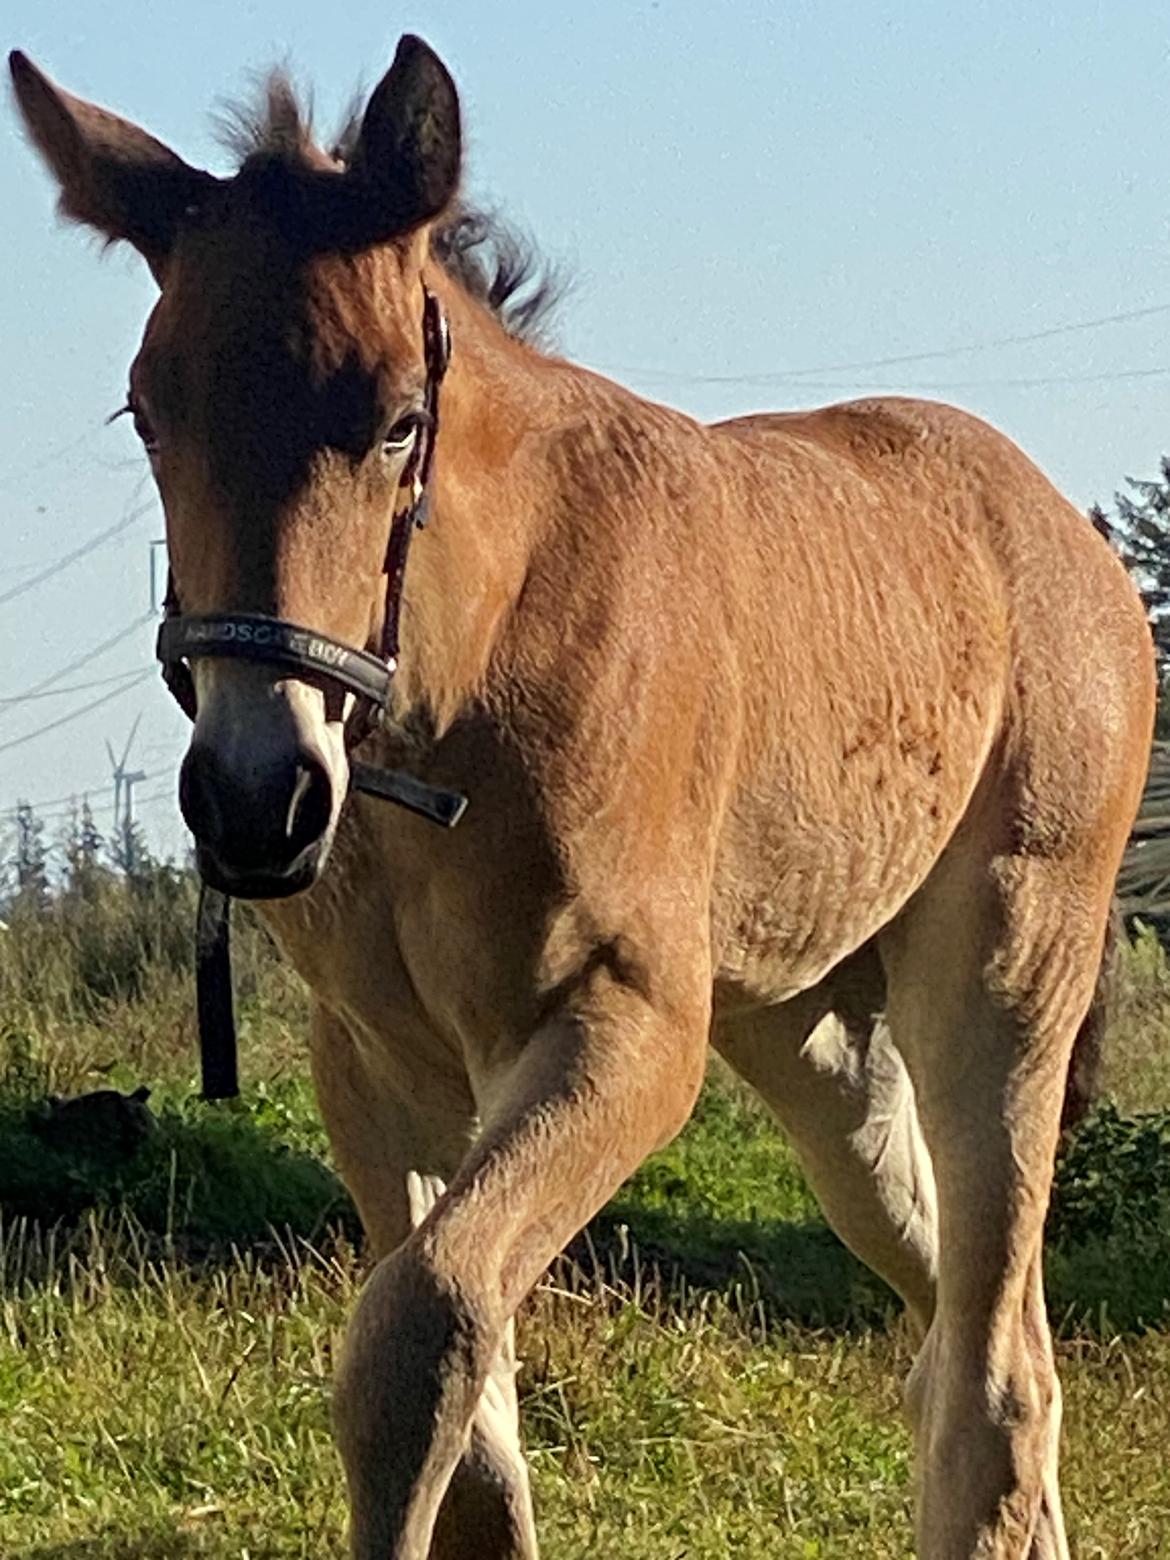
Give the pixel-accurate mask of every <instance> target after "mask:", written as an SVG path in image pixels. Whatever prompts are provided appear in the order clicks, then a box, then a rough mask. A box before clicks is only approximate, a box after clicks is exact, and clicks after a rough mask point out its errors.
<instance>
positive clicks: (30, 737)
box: [0, 668, 154, 753]
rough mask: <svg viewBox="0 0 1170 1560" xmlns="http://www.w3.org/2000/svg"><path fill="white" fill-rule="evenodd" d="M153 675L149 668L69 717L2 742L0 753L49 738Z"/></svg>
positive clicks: (78, 709) (62, 717) (82, 706)
mask: <svg viewBox="0 0 1170 1560" xmlns="http://www.w3.org/2000/svg"><path fill="white" fill-rule="evenodd" d="M153 675H154V674H153V672H152V671H151V670H150V669H149V668H147V669H146V670H144V671H141V672H136V673H135V674H134V676H133V677H132V678H131V679H130V681H129V682H126V683H123V684H122V686H121V687H120V688H113V689H111V690H110V692H109V693H104V694H102V696H101V698H100V699H91V700H90V702H89V703H88V704H83V705H81V706H80V707H79V708H77V709H75V710H70V711H69V713H68V714H67V715H59V716H58V717H57V719H56V720H51V721H49V723H48V725H46V726H37V727H36V729H35V730H33V731H26V732H25V733H24V735H23V736H21V737H13V738H12V739H11V741H8V742H0V753H8V752H11V750H12V749H13V748H18V747H23V746H24V745H25V743H26V742H35V741H36V739H37V737H43V736H47V735H48V733H49V732H50V731H56V730H57V728H58V727H59V726H67V725H68V724H69V722H70V721H73V720H80V719H81V717H82V716H83V715H88V714H89V712H90V711H91V710H96V709H100V708H101V706H102V705H103V704H108V703H109V702H110V700H111V699H116V698H118V696H119V695H120V694H123V693H128V692H129V691H130V689H131V688H136V687H137V686H138V684H139V683H140V682H143V681H145V679H146V678H147V677H151V676H153Z"/></svg>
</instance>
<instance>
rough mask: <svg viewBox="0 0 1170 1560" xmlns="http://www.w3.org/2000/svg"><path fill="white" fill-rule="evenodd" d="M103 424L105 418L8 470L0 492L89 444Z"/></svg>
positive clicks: (100, 430)
mask: <svg viewBox="0 0 1170 1560" xmlns="http://www.w3.org/2000/svg"><path fill="white" fill-rule="evenodd" d="M105 426H106V420H105V419H103V421H102V423H101V425H100V426H99V427H96V428H90V429H89V431H88V432H87V433H83V434H81V435H80V436H79V437H78V438H76V439H68V440H66V442H65V443H63V444H57V445H54V446H53V448H52V449H49V450H46V451H45V453H44V454H43V455H40V456H38V457H37V459H35V460H31V461H29V462H28V463H27V464H26V465H24V466H20V467H18V468H17V469H16V470H15V471H10V472H8V473H7V474H6V475H5V476H4V477H3V478H0V493H4V492H7V491H8V489H9V488H11V487H14V486H15V485H16V484H17V483H20V482H23V481H24V479H25V478H26V477H31V476H33V475H35V473H36V472H38V471H43V470H44V469H45V467H46V466H51V465H53V463H54V462H55V461H58V460H60V459H61V458H62V457H63V456H65V455H72V454H73V452H74V450H79V449H83V448H84V447H85V445H87V444H91V443H92V442H93V440H94V438H95V437H96V436H97V435H98V434H99V433H101V432H102V431H103V429H104V428H105Z"/></svg>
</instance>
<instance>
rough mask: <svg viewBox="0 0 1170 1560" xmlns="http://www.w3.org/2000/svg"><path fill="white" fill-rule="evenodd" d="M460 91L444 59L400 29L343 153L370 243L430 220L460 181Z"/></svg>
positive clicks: (448, 198)
mask: <svg viewBox="0 0 1170 1560" xmlns="http://www.w3.org/2000/svg"><path fill="white" fill-rule="evenodd" d="M460 161H461V137H460V130H459V94H458V92H457V91H456V90H455V83H454V82H453V81H452V80H451V77H450V75H449V74H448V71H447V68H446V66H445V65H444V64H443V62H442V60H440V58H439V56H438V55H437V54H436V53H435V52H434V50H433V49H431V48H429V47H428V46H427V45H426V44H425V43H424V42H423V41H422V39H421V38H416V37H414V36H413V35H412V34H410V33H407V34H405V36H404V37H403V38H402V39H401V40H400V41H399V44H398V49H397V52H396V53H395V55H394V63H393V64H392V65H391V67H390V69H389V70H388V71H387V72H386V74H385V76H383V78H382V80H381V81H380V82H379V83H378V85H377V87H375V89H374V92H373V95H372V96H371V98H370V101H369V103H368V104H367V105H366V112H365V115H364V117H363V119H362V125H361V129H360V131H359V132H358V137H357V141H356V143H355V145H354V148H353V152H352V154H351V156H350V159H349V174H348V177H349V179H350V180H352V181H353V183H354V184H355V185H356V187H357V188H358V189H359V190H360V192H361V203H362V205H363V207H364V208H365V214H366V219H367V221H368V223H369V238H368V239H367V242H370V243H377V242H379V241H380V240H382V239H386V238H392V237H395V236H396V235H397V234H400V233H405V232H409V231H410V230H411V229H412V228H416V227H420V226H421V225H422V224H423V223H424V222H430V221H431V220H432V219H433V218H435V217H437V216H438V215H439V213H440V212H441V211H442V210H443V209H444V207H445V206H447V205H448V204H449V203H450V201H451V199H452V197H453V196H454V194H455V191H456V188H457V187H458V184H459V167H460Z"/></svg>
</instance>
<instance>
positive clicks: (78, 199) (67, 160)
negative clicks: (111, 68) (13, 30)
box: [8, 50, 217, 276]
mask: <svg viewBox="0 0 1170 1560" xmlns="http://www.w3.org/2000/svg"><path fill="white" fill-rule="evenodd" d="M8 65H9V69H10V70H11V71H12V84H13V87H14V88H15V91H16V101H17V103H18V105H19V107H20V111H21V114H22V115H23V116H24V122H25V125H26V126H27V127H28V132H29V135H30V136H31V137H32V140H33V142H34V144H35V145H36V147H37V149H38V151H39V152H40V153H41V155H42V157H44V159H45V161H46V162H47V163H48V165H49V167H50V169H51V170H52V172H53V173H54V174H55V175H56V178H57V182H58V184H59V185H60V186H61V211H62V213H63V214H64V215H65V216H67V217H70V218H72V220H73V221H75V222H84V223H86V224H87V226H89V227H92V228H96V229H97V231H98V232H99V233H101V234H103V235H104V236H105V237H106V238H107V239H109V240H110V241H111V242H113V241H115V240H118V239H125V240H126V241H127V242H128V243H131V244H133V245H134V247H135V249H137V250H138V251H139V252H140V253H141V254H142V255H143V256H144V257H145V259H146V260H147V262H148V263H149V265H150V267H151V269H152V270H153V271H154V272H155V274H156V276H157V275H158V274H159V272H160V270H161V269H162V267H163V265H164V264H165V261H166V258H167V256H168V254H169V253H170V250H171V247H172V245H173V244H174V241H175V235H176V233H177V231H178V227H179V223H180V222H181V220H182V218H183V217H184V215H186V214H187V213H188V212H190V211H192V209H197V208H198V205H199V202H200V200H201V199H203V198H204V197H206V195H207V194H208V193H209V191H210V189H211V188H212V187H213V186H214V185H215V184H216V183H217V181H216V180H215V179H213V178H212V176H211V175H210V174H209V173H201V172H199V170H198V169H196V168H192V167H189V166H188V164H187V163H185V162H184V161H183V160H182V158H181V157H177V156H176V155H175V153H174V152H172V151H171V150H170V149H169V148H168V147H165V146H164V145H163V144H162V142H161V141H156V140H155V139H154V137H153V136H152V135H147V133H146V131H145V130H140V129H139V128H138V126H137V125H132V124H131V123H130V122H129V121H128V120H125V119H120V118H119V117H118V116H117V114H111V113H109V112H108V110H106V109H104V108H98V107H97V106H96V104H93V103H86V102H84V101H83V100H82V99H81V98H75V97H73V96H72V95H71V94H70V93H68V92H64V91H62V89H61V88H60V87H58V86H55V85H54V83H53V82H51V81H50V80H49V78H48V77H47V76H46V75H45V74H44V73H43V72H42V71H39V70H38V69H37V67H36V66H35V65H34V64H33V63H32V61H31V60H30V59H28V57H27V56H26V55H24V54H21V53H20V52H19V50H14V51H13V52H12V53H11V54H10V55H9V56H8Z"/></svg>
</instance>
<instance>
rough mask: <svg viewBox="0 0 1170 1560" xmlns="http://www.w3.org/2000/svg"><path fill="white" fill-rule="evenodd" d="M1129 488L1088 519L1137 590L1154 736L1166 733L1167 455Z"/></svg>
mask: <svg viewBox="0 0 1170 1560" xmlns="http://www.w3.org/2000/svg"><path fill="white" fill-rule="evenodd" d="M1125 481H1126V486H1127V488H1128V490H1129V491H1128V492H1124V493H1114V495H1113V504H1114V510H1113V514H1112V515H1107V514H1106V513H1105V511H1104V510H1103V509H1102V508H1101V506H1100V505H1099V504H1096V505H1094V506H1093V508H1092V509H1091V510H1090V512H1089V518H1090V519H1091V520H1092V522H1093V524H1094V525H1095V526H1096V527H1097V529H1098V530H1099V531H1100V532H1102V534H1103V535H1105V536H1106V537H1108V538H1109V540H1110V541H1111V542H1112V543H1113V545H1114V547H1115V548H1116V549H1117V552H1118V555H1119V556H1120V558H1121V561H1122V563H1124V564H1125V567H1126V568H1127V569H1128V570H1129V573H1130V578H1131V579H1132V580H1133V582H1134V584H1135V585H1136V586H1137V588H1138V590H1139V592H1140V593H1141V598H1142V600H1143V601H1144V602H1145V604H1146V611H1147V612H1148V613H1149V617H1150V628H1151V630H1152V632H1153V635H1154V653H1155V656H1156V658H1157V665H1158V729H1157V734H1158V736H1159V737H1166V736H1170V456H1166V455H1163V457H1162V460H1161V466H1160V475H1159V476H1158V477H1156V478H1153V479H1139V478H1136V477H1126V479H1125Z"/></svg>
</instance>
